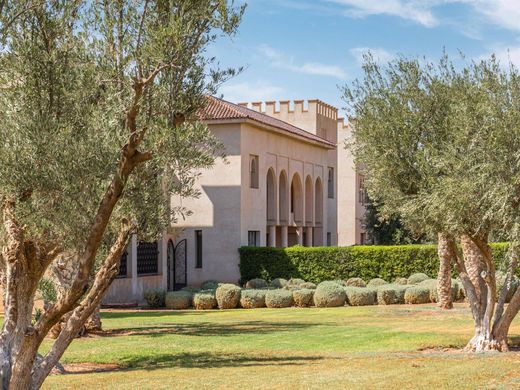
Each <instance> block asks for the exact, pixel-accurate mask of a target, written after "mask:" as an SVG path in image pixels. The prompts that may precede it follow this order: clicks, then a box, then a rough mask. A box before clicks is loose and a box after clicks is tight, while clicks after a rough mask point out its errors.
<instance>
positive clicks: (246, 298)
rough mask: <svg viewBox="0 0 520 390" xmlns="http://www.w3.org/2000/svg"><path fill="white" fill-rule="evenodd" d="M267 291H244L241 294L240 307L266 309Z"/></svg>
mask: <svg viewBox="0 0 520 390" xmlns="http://www.w3.org/2000/svg"><path fill="white" fill-rule="evenodd" d="M266 294H267V290H253V289H248V290H242V291H241V293H240V306H242V307H243V308H244V309H257V308H259V307H265V295H266Z"/></svg>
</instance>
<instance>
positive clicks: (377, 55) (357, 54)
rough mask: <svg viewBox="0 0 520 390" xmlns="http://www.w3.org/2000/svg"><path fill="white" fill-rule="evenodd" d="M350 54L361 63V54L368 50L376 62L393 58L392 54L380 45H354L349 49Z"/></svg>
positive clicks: (383, 61)
mask: <svg viewBox="0 0 520 390" xmlns="http://www.w3.org/2000/svg"><path fill="white" fill-rule="evenodd" d="M349 51H350V54H351V55H352V56H353V57H354V58H355V59H356V61H357V63H358V64H362V63H363V54H365V53H367V52H370V53H371V54H372V56H373V57H374V59H375V60H376V61H378V62H382V63H386V62H389V61H391V60H392V58H394V54H393V53H390V52H389V51H388V50H386V49H383V48H381V47H355V48H353V49H350V50H349Z"/></svg>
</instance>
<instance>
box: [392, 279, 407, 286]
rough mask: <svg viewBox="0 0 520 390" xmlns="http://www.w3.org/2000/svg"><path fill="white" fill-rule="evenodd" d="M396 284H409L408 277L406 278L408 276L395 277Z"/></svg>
mask: <svg viewBox="0 0 520 390" xmlns="http://www.w3.org/2000/svg"><path fill="white" fill-rule="evenodd" d="M394 284H400V285H401V286H404V285H406V284H408V279H406V278H395V279H394Z"/></svg>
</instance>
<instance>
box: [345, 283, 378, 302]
mask: <svg viewBox="0 0 520 390" xmlns="http://www.w3.org/2000/svg"><path fill="white" fill-rule="evenodd" d="M345 292H346V294H347V303H348V304H349V305H350V306H367V305H375V303H376V296H377V292H376V290H374V289H373V288H367V287H345Z"/></svg>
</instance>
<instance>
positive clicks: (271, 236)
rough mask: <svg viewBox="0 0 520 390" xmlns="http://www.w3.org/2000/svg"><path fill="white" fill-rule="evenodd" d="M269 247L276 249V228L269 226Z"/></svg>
mask: <svg viewBox="0 0 520 390" xmlns="http://www.w3.org/2000/svg"><path fill="white" fill-rule="evenodd" d="M267 246H270V247H271V248H275V247H276V226H274V225H273V226H269V242H268V243H267Z"/></svg>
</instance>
